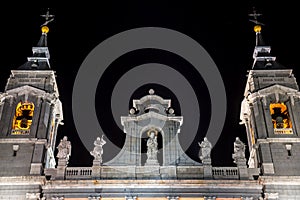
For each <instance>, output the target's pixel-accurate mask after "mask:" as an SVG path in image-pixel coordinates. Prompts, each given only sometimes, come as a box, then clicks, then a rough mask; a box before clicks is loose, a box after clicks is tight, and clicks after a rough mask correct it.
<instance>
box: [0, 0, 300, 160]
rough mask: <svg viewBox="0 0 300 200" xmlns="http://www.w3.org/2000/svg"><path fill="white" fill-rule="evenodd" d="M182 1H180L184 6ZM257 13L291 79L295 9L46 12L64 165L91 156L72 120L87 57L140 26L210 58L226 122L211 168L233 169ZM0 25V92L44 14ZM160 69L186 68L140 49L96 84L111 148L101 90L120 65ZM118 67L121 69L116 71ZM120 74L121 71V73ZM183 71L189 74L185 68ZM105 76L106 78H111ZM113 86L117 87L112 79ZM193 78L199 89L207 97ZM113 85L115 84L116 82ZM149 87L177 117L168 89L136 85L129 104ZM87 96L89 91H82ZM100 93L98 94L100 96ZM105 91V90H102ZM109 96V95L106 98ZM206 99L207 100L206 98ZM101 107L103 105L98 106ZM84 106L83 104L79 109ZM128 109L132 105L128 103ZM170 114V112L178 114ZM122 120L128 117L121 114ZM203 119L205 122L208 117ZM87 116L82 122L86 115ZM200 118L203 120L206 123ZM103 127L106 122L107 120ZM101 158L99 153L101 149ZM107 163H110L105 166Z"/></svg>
mask: <svg viewBox="0 0 300 200" xmlns="http://www.w3.org/2000/svg"><path fill="white" fill-rule="evenodd" d="M182 2H183V1H182ZM253 6H255V7H256V8H257V10H258V12H259V13H262V14H263V15H262V17H261V18H260V21H261V22H263V23H264V24H266V25H265V26H264V27H263V29H262V34H263V37H264V40H265V42H266V43H267V44H270V45H271V47H272V51H271V53H272V55H273V56H276V57H277V61H278V62H279V63H281V64H282V65H284V66H286V67H287V68H291V69H293V70H294V74H295V76H296V78H297V77H299V76H300V72H299V70H298V68H299V66H300V63H299V59H298V52H299V31H298V30H297V29H299V27H298V26H299V22H298V19H299V16H297V15H298V14H297V13H298V11H296V8H297V6H296V3H294V2H293V3H282V2H281V3H280V4H279V3H275V2H274V1H273V2H272V1H260V2H258V3H257V2H254V1H240V2H239V3H235V2H231V1H229V2H228V1H226V2H225V1H224V2H223V3H222V4H219V3H216V2H213V1H209V2H207V5H203V6H200V5H198V4H196V3H174V2H172V1H170V2H169V3H163V4H162V3H155V2H153V1H151V2H147V3H142V2H134V1H130V2H129V3H124V2H123V3H121V4H120V3H117V2H115V3H114V4H111V5H107V4H102V3H100V5H86V6H85V5H83V6H81V5H74V8H71V6H70V7H65V8H53V7H52V8H51V7H50V13H51V14H54V15H55V20H54V22H52V23H51V24H50V25H49V28H50V32H49V34H48V46H49V50H50V54H51V59H50V64H51V67H52V69H53V70H55V71H56V75H57V83H58V87H59V93H60V100H61V101H62V103H63V113H64V125H63V126H60V127H59V130H58V136H57V141H59V139H60V138H62V137H63V136H64V135H67V136H68V138H69V140H70V141H71V142H72V146H73V148H72V155H71V158H70V164H69V166H91V165H92V156H91V155H90V154H89V151H90V149H88V150H87V149H85V147H84V146H83V144H82V143H81V141H80V139H79V137H78V134H77V132H76V128H75V125H74V121H73V116H72V89H73V83H74V80H75V77H76V74H77V71H78V69H79V67H80V66H81V64H82V62H83V61H84V59H85V58H86V56H87V55H88V54H89V52H90V51H91V50H92V49H93V48H94V47H96V46H97V45H98V44H99V43H101V42H102V41H103V40H105V39H107V38H109V37H111V36H113V35H115V34H117V33H120V32H122V31H125V30H129V29H133V28H138V27H164V28H169V29H173V30H176V31H179V32H181V33H183V34H185V35H188V36H189V37H191V38H193V39H194V40H196V41H197V42H198V43H199V44H200V45H202V46H203V47H204V48H205V50H206V51H207V52H208V53H209V55H210V56H211V58H212V59H213V60H214V62H215V64H216V65H217V67H218V69H219V71H220V74H221V76H222V78H223V81H224V84H225V89H226V95H227V117H226V121H225V124H224V128H223V131H222V134H221V137H220V138H219V141H218V142H217V144H216V145H215V146H214V148H213V151H212V162H213V165H214V166H232V165H233V163H232V159H231V154H232V151H233V142H234V139H235V137H237V136H238V137H240V138H241V140H242V141H244V142H245V143H247V141H246V131H245V128H244V126H243V125H239V121H240V120H239V114H240V105H241V101H242V99H243V92H244V88H245V84H246V75H247V70H250V69H251V66H252V62H253V59H252V53H253V48H254V45H255V33H254V32H253V23H251V22H249V17H248V14H249V13H250V12H252V7H253ZM2 10H3V11H2V12H0V17H1V18H0V19H1V31H0V32H1V38H0V40H1V41H0V42H1V52H2V53H1V64H0V65H1V67H0V70H1V71H0V77H1V79H0V88H1V89H0V91H4V87H5V83H6V81H7V78H8V77H9V74H10V70H13V69H17V68H18V67H19V66H20V65H22V64H23V63H24V62H26V59H27V57H29V56H31V55H32V53H31V47H32V46H35V44H36V43H37V42H38V40H39V37H40V28H39V26H40V25H41V24H42V23H43V22H44V21H43V19H42V18H41V17H40V15H41V14H44V13H45V12H46V10H47V6H46V7H42V8H33V7H32V8H26V9H24V8H20V7H15V6H8V7H2ZM153 61H155V62H162V63H164V64H167V65H169V66H172V67H173V68H175V69H176V68H178V66H180V65H187V64H186V63H184V61H183V60H182V59H179V58H178V57H177V56H176V55H171V54H169V53H168V52H161V51H159V50H157V51H155V50H148V51H147V50H143V51H136V52H132V53H130V54H128V55H126V56H122V57H120V58H119V59H118V60H116V62H114V63H113V64H112V65H113V66H111V69H112V70H111V71H110V72H109V71H108V72H107V74H108V75H107V77H106V79H105V78H104V79H102V80H101V81H100V83H99V85H98V89H99V90H97V94H96V98H95V100H96V101H97V102H98V103H97V104H96V109H97V111H98V112H99V113H98V119H99V121H101V120H104V121H101V122H100V124H106V129H110V130H111V134H112V135H111V136H107V137H109V138H110V139H112V140H115V142H114V143H115V144H117V145H119V146H122V143H123V141H124V134H122V133H120V130H119V129H118V127H116V126H115V124H114V123H113V122H112V121H111V120H109V119H112V118H109V119H105V117H103V116H104V115H103V113H105V112H109V111H108V110H107V108H109V107H110V106H106V107H105V108H103V107H102V106H99V105H101V103H109V98H104V100H101V99H102V98H101V96H103V95H105V94H103V93H102V92H103V90H101V88H102V87H103V86H107V90H109V88H110V90H112V88H111V86H112V83H113V81H118V78H117V77H120V76H121V75H122V73H126V66H136V65H139V64H141V63H147V62H153ZM121 66H123V68H120V67H121ZM119 69H120V70H119ZM187 69H188V68H187ZM182 73H184V74H186V77H187V78H189V79H193V80H191V81H195V80H198V79H197V77H196V76H195V75H193V72H192V71H188V70H186V71H182ZM108 77H112V79H109V78H108ZM114 79H115V80H114ZM200 79H201V78H199V86H198V88H194V89H195V90H198V91H200V90H205V84H203V83H202V84H201V80H200ZM114 83H115V82H114ZM150 87H153V88H154V89H155V90H156V93H157V94H159V95H161V96H162V97H164V98H171V99H172V101H173V102H174V107H175V108H176V109H177V112H180V106H179V104H180V102H176V97H175V96H174V94H173V93H172V91H169V90H168V89H167V88H164V87H163V86H159V85H145V86H140V88H139V90H138V91H136V92H135V93H134V94H132V98H140V97H142V96H144V95H146V94H147V91H148V89H149V88H150ZM87 89H88V88H87ZM101 91H102V92H101ZM106 92H107V91H106ZM107 94H109V92H108V93H107ZM208 98H209V97H208ZM101 101H102V102H101ZM199 102H200V103H201V105H200V108H201V116H205V117H203V121H201V122H200V124H201V126H202V127H204V128H202V131H201V133H200V134H198V135H197V136H196V138H195V140H194V142H193V143H192V145H191V147H190V148H188V149H187V151H186V153H187V154H188V155H189V156H190V157H191V158H193V159H194V160H196V161H199V158H198V157H197V155H198V149H199V147H198V144H197V142H198V141H200V140H202V138H203V137H204V135H205V127H206V129H207V126H208V125H207V124H208V123H209V121H208V120H207V119H209V117H210V110H209V109H208V108H209V106H207V105H209V103H210V101H209V99H208V100H207V98H206V96H205V95H204V97H203V98H202V100H199ZM82 106H83V107H84V105H82ZM129 107H130V104H129ZM207 107H208V108H207ZM176 109H175V110H176ZM124 115H127V113H124ZM206 115H207V118H206ZM87 117H88V116H87ZM205 118H206V119H205ZM105 120H106V121H105ZM104 151H105V146H104ZM104 161H108V160H104Z"/></svg>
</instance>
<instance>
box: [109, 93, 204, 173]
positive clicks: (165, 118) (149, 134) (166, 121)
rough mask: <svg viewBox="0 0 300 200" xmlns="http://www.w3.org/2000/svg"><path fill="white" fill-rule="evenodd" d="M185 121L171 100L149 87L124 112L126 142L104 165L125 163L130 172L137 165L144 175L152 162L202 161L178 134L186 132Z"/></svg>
mask: <svg viewBox="0 0 300 200" xmlns="http://www.w3.org/2000/svg"><path fill="white" fill-rule="evenodd" d="M182 123H183V116H176V114H175V110H174V108H172V107H171V100H170V99H163V98H162V97H160V96H158V95H156V94H155V91H154V90H153V89H150V90H149V94H148V95H145V96H143V97H142V98H141V99H133V100H132V107H131V108H130V109H129V112H128V113H127V115H125V116H121V124H122V126H123V132H124V134H126V139H125V143H124V145H123V147H122V149H121V150H120V152H119V153H118V154H117V155H116V156H115V157H114V158H113V159H112V160H110V161H108V162H106V163H103V165H106V166H126V169H127V170H128V171H129V172H130V173H131V171H132V170H134V169H136V170H141V171H139V172H141V173H142V174H143V176H144V175H145V173H146V172H145V171H143V170H145V169H147V168H151V169H152V167H153V166H154V168H155V167H160V166H197V165H201V163H198V162H196V161H194V160H192V159H191V158H189V157H188V156H187V155H186V154H185V152H184V151H183V149H182V148H181V146H180V143H179V138H178V135H179V134H184V133H180V128H181V126H182ZM144 141H145V142H144ZM129 166H135V167H137V168H132V167H129ZM142 169H143V170H142ZM123 170H124V169H123ZM151 173H152V172H151ZM152 175H153V176H154V174H151V176H152Z"/></svg>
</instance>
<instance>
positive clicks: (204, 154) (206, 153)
mask: <svg viewBox="0 0 300 200" xmlns="http://www.w3.org/2000/svg"><path fill="white" fill-rule="evenodd" d="M198 144H199V146H200V152H199V158H200V160H201V161H202V163H205V164H210V163H211V158H210V154H211V149H212V144H211V143H210V142H209V141H208V139H207V137H204V139H203V141H202V142H201V143H199V142H198Z"/></svg>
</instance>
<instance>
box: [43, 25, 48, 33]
mask: <svg viewBox="0 0 300 200" xmlns="http://www.w3.org/2000/svg"><path fill="white" fill-rule="evenodd" d="M41 30H42V33H46V34H47V33H48V32H49V27H48V26H42V28H41Z"/></svg>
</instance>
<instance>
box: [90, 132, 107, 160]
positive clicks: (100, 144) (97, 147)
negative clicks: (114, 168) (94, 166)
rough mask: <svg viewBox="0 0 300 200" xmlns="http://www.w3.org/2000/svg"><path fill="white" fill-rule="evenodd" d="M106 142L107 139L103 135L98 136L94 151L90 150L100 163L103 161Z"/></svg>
mask: <svg viewBox="0 0 300 200" xmlns="http://www.w3.org/2000/svg"><path fill="white" fill-rule="evenodd" d="M104 144H106V141H105V140H104V139H103V135H102V136H101V138H100V137H97V139H96V140H95V141H94V149H93V151H90V154H91V155H92V156H93V157H94V161H98V162H99V163H102V154H103V145H104Z"/></svg>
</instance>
